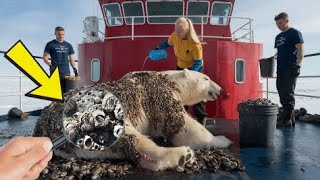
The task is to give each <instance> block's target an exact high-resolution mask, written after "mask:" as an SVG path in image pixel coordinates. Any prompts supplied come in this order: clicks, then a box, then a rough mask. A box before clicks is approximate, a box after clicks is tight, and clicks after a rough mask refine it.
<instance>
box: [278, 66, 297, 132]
mask: <svg viewBox="0 0 320 180" xmlns="http://www.w3.org/2000/svg"><path fill="white" fill-rule="evenodd" d="M278 76H279V78H278V77H277V89H278V93H279V97H280V103H281V104H282V107H283V110H284V112H283V116H282V120H283V123H284V124H285V125H286V126H291V125H292V121H291V118H292V112H293V110H294V106H295V98H294V90H295V87H296V82H297V77H295V76H293V73H292V70H290V69H288V70H283V71H281V72H280V73H278Z"/></svg>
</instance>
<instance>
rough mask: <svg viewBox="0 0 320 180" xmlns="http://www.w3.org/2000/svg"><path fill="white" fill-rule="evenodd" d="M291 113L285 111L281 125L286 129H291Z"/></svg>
mask: <svg viewBox="0 0 320 180" xmlns="http://www.w3.org/2000/svg"><path fill="white" fill-rule="evenodd" d="M292 117H293V114H292V111H285V117H284V119H283V123H284V125H285V126H286V127H288V128H291V127H292V125H293V123H292Z"/></svg>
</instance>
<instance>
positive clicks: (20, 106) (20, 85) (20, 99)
mask: <svg viewBox="0 0 320 180" xmlns="http://www.w3.org/2000/svg"><path fill="white" fill-rule="evenodd" d="M19 93H20V96H19V108H20V109H22V73H21V71H19Z"/></svg>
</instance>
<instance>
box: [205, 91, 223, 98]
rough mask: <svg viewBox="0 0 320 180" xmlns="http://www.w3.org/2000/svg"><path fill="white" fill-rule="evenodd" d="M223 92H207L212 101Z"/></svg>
mask: <svg viewBox="0 0 320 180" xmlns="http://www.w3.org/2000/svg"><path fill="white" fill-rule="evenodd" d="M223 92H224V90H223V89H220V90H219V91H216V90H215V91H209V92H208V95H209V97H210V98H211V99H212V100H214V99H216V98H217V97H218V96H219V95H220V94H223Z"/></svg>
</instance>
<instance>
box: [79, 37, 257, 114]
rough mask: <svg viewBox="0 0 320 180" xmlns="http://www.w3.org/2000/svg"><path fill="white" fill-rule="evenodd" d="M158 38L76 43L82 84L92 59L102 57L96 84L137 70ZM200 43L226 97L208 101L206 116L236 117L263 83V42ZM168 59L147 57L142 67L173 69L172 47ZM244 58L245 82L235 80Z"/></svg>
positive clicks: (88, 75)
mask: <svg viewBox="0 0 320 180" xmlns="http://www.w3.org/2000/svg"><path fill="white" fill-rule="evenodd" d="M161 40H162V39H161V38H149V39H147V40H146V39H137V40H131V39H122V40H108V41H106V42H104V43H98V44H95V45H94V43H92V44H82V45H80V46H79V51H80V52H81V53H80V57H81V58H80V59H81V61H80V73H81V74H85V76H84V78H83V81H84V84H93V82H91V68H90V67H91V60H92V59H93V58H98V59H100V60H101V78H100V80H99V81H98V82H97V83H102V82H107V81H110V80H117V79H120V78H121V77H122V76H123V75H125V74H126V73H128V72H131V71H140V70H142V66H143V63H144V60H145V58H146V56H147V55H148V52H149V51H150V50H151V49H152V48H150V47H154V46H155V45H156V44H157V43H158V42H160V41H161ZM205 41H206V43H207V44H206V45H204V46H203V57H204V66H205V68H204V69H205V71H204V73H205V74H207V75H208V76H209V77H210V78H211V79H212V80H213V81H215V82H216V83H217V84H219V85H220V86H221V87H222V88H223V89H224V90H225V93H228V94H230V96H229V97H227V96H220V97H219V98H218V99H217V100H216V101H213V102H207V103H206V105H207V111H208V113H209V117H216V118H227V119H237V118H238V113H237V104H238V103H240V102H241V101H243V100H245V99H248V98H260V97H262V83H261V82H260V80H259V68H258V65H259V64H258V59H259V58H260V57H261V52H262V51H261V49H262V45H260V44H254V43H239V42H232V41H219V40H214V39H205ZM168 54H169V56H168V58H167V59H165V60H162V61H151V60H150V59H148V60H147V61H146V63H145V66H144V69H143V70H153V71H162V70H169V69H172V70H174V69H176V57H175V56H174V54H173V50H172V48H169V49H168ZM236 59H243V60H244V61H245V81H244V83H242V84H237V83H236V82H235V61H236Z"/></svg>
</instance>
